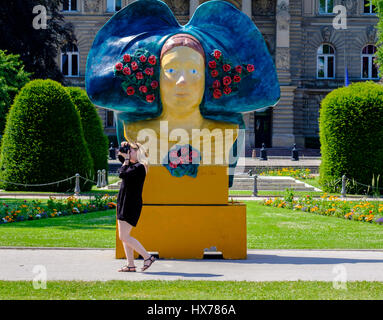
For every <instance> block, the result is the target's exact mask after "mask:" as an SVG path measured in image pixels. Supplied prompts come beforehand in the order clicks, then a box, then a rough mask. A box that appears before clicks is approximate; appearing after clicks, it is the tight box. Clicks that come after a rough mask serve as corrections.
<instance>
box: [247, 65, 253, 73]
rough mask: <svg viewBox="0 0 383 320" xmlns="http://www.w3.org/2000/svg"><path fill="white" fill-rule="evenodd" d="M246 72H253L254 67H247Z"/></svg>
mask: <svg viewBox="0 0 383 320" xmlns="http://www.w3.org/2000/svg"><path fill="white" fill-rule="evenodd" d="M247 71H248V72H253V71H254V66H253V65H252V64H248V65H247Z"/></svg>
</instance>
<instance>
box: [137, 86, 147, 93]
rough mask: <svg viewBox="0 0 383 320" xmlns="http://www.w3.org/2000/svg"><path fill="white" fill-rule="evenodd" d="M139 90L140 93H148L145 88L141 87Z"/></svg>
mask: <svg viewBox="0 0 383 320" xmlns="http://www.w3.org/2000/svg"><path fill="white" fill-rule="evenodd" d="M139 89H140V91H141V92H142V93H147V92H148V88H147V87H146V86H141V87H140V88H139Z"/></svg>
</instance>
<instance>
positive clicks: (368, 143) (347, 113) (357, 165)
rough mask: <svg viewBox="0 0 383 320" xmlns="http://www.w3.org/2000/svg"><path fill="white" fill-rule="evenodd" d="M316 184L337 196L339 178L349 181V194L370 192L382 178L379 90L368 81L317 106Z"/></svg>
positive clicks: (342, 90)
mask: <svg viewBox="0 0 383 320" xmlns="http://www.w3.org/2000/svg"><path fill="white" fill-rule="evenodd" d="M319 128H320V143H321V154H322V159H321V165H320V178H319V183H320V184H321V185H322V187H323V190H324V191H327V192H339V191H340V189H341V178H342V176H343V175H346V177H347V178H349V179H351V180H349V181H353V182H352V183H349V184H348V190H347V192H349V193H360V192H371V191H372V190H371V188H368V187H365V186H363V185H362V184H365V185H368V186H371V185H373V184H374V183H373V179H374V181H375V187H377V185H376V181H377V177H380V181H382V178H383V87H382V86H381V85H379V84H376V83H374V82H372V81H367V82H359V83H353V84H351V85H349V86H347V87H343V88H339V89H336V90H333V91H332V92H330V93H329V94H328V95H327V96H326V97H325V98H324V99H323V100H322V103H321V110H320V117H319Z"/></svg>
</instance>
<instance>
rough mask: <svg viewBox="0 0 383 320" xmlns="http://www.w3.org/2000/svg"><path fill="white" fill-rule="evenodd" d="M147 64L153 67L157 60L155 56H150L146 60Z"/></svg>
mask: <svg viewBox="0 0 383 320" xmlns="http://www.w3.org/2000/svg"><path fill="white" fill-rule="evenodd" d="M148 62H149V63H150V64H151V65H152V66H154V65H155V64H156V63H157V59H156V57H155V56H153V55H151V56H150V57H149V58H148Z"/></svg>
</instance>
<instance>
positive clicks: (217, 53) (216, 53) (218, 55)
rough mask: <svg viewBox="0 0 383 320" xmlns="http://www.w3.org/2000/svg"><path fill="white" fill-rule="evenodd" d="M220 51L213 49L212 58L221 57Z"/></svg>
mask: <svg viewBox="0 0 383 320" xmlns="http://www.w3.org/2000/svg"><path fill="white" fill-rule="evenodd" d="M221 55H222V53H221V51H219V50H214V58H216V59H217V60H218V59H219V58H220V57H221Z"/></svg>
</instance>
